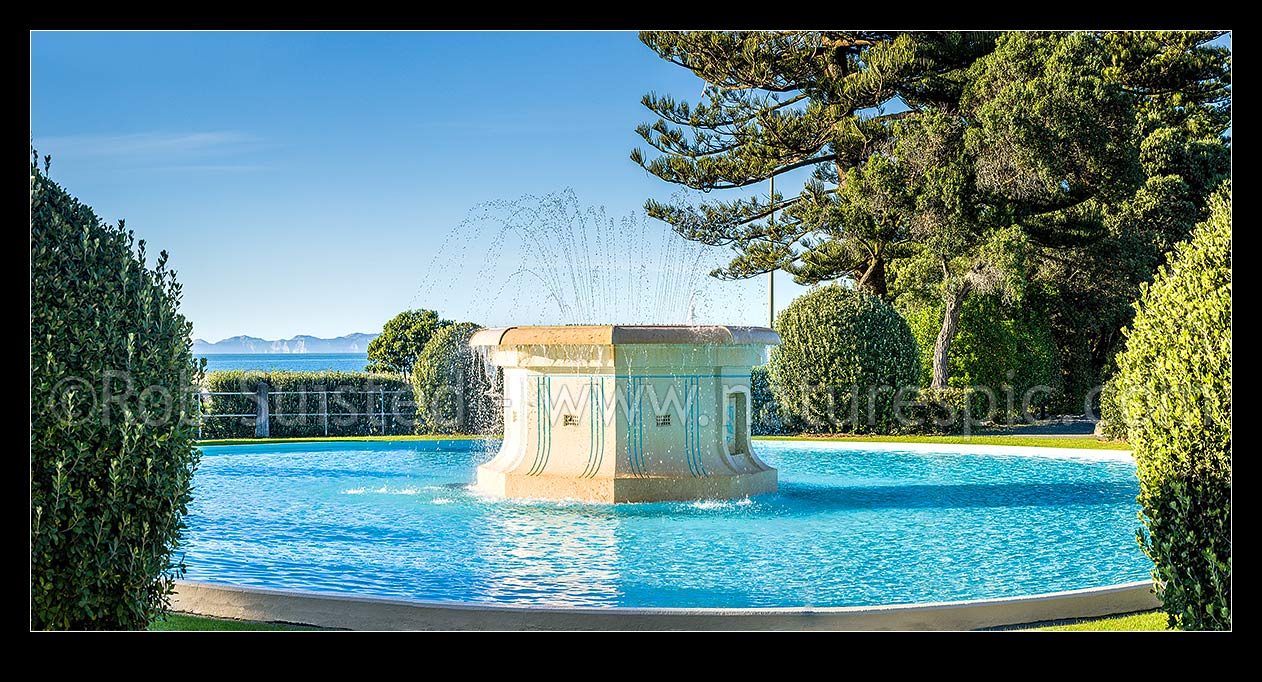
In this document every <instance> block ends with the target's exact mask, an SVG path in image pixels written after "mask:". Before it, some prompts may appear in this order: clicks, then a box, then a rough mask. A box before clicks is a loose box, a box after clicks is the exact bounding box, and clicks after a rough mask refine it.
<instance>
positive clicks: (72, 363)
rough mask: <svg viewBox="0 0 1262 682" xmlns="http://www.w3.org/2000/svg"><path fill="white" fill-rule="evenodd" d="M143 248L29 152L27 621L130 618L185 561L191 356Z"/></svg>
mask: <svg viewBox="0 0 1262 682" xmlns="http://www.w3.org/2000/svg"><path fill="white" fill-rule="evenodd" d="M45 162H46V163H47V160H46V161H45ZM145 256H146V254H145V242H144V240H141V241H140V242H139V243H137V242H136V241H135V238H134V236H133V234H132V233H131V232H129V231H127V230H125V229H124V226H123V223H122V221H119V224H118V225H117V226H115V225H109V224H106V223H103V222H102V221H101V219H100V218H98V217H97V215H96V213H94V212H93V210H92V208H91V207H89V206H87V205H84V204H82V203H80V202H79V201H78V200H77V199H75V198H74V197H73V196H71V195H70V194H69V193H68V192H66V190H65V189H63V188H62V187H61V186H60V185H58V184H57V183H55V182H53V181H52V180H50V179H48V177H47V176H46V175H45V174H44V173H43V172H41V171H40V170H39V169H38V168H37V167H36V165H35V164H34V163H32V164H31V602H30V608H31V628H33V629H40V630H43V629H73V630H97V629H108V630H126V629H143V628H144V627H145V626H146V625H148V624H149V622H150V621H152V620H153V619H154V618H155V617H157V616H158V615H159V614H161V613H162V612H163V611H165V610H166V609H167V607H168V605H169V602H170V594H171V589H172V587H173V585H172V581H173V580H174V579H175V578H177V577H179V576H180V575H182V573H183V570H184V567H183V565H182V564H181V563H180V562H179V561H178V560H175V561H173V559H172V557H173V556H174V555H176V553H177V551H178V549H179V547H180V529H181V528H182V527H183V516H184V513H185V511H186V509H187V506H188V503H189V500H190V499H191V494H192V479H193V471H194V469H195V468H196V467H197V460H198V454H199V451H198V449H197V448H196V446H195V445H194V440H195V438H196V435H197V428H196V423H195V420H194V419H193V418H192V416H191V412H192V410H193V406H194V399H193V395H194V391H195V389H196V382H197V379H198V376H199V375H200V373H201V369H202V365H201V364H200V363H197V362H195V361H194V360H193V355H192V341H191V340H190V338H189V334H190V332H191V331H192V325H191V324H190V323H189V322H188V320H186V319H185V318H184V317H183V316H182V315H180V313H179V305H180V296H181V293H180V285H179V284H178V283H177V282H176V280H175V272H174V271H171V270H168V269H167V266H166V263H167V254H166V252H165V251H163V252H162V253H161V255H159V257H158V259H157V263H156V267H155V268H154V269H152V270H151V269H149V267H148V265H147V264H146V262H145ZM70 655H73V654H70Z"/></svg>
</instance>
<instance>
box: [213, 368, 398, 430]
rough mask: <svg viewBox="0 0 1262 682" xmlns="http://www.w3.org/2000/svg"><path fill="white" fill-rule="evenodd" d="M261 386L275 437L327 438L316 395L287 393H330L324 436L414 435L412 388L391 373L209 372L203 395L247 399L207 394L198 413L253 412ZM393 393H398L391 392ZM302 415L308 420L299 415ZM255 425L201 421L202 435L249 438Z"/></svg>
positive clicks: (220, 419)
mask: <svg viewBox="0 0 1262 682" xmlns="http://www.w3.org/2000/svg"><path fill="white" fill-rule="evenodd" d="M262 382H267V384H268V386H269V389H268V412H269V415H268V424H269V431H270V435H271V436H272V437H274V438H302V437H312V436H324V435H326V433H325V420H324V418H323V417H321V416H320V415H319V414H318V413H320V412H323V411H324V410H323V407H324V405H323V404H322V402H321V400H322V399H321V396H320V395H316V394H305V395H304V394H298V393H288V394H286V393H287V392H290V391H295V392H296V391H332V392H333V393H330V394H329V395H328V396H327V398H324V400H326V401H327V409H328V413H329V417H328V433H327V435H329V436H365V435H402V434H411V433H417V430H416V420H415V416H414V415H415V413H416V410H415V403H414V401H413V400H412V387H411V385H410V384H408V382H407V380H405V379H402V378H400V377H397V376H394V375H392V374H372V373H368V372H264V371H258V370H250V371H243V370H228V371H221V372H208V373H207V374H206V379H205V381H204V386H205V388H206V390H207V391H210V392H219V391H225V392H245V393H248V394H249V395H240V396H236V395H212V396H210V397H209V400H207V401H204V403H203V412H204V413H215V414H251V415H252V414H256V406H257V403H256V399H255V392H256V391H257V390H258V387H259V384H260V383H262ZM353 391H367V392H368V393H353ZM392 391H403V393H401V394H392V393H391V392H392ZM383 401H384V402H383ZM383 406H384V411H385V413H386V414H385V429H384V431H383V429H382V417H381V412H382V410H383ZM355 413H360V414H358V415H356V414H355ZM363 413H369V414H363ZM391 413H400V414H391ZM302 414H306V415H307V416H299V415H302ZM255 421H256V420H255V418H254V417H206V418H203V420H202V428H201V437H202V438H253V437H254V427H255Z"/></svg>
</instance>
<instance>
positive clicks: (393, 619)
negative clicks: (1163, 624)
mask: <svg viewBox="0 0 1262 682" xmlns="http://www.w3.org/2000/svg"><path fill="white" fill-rule="evenodd" d="M1159 606H1160V602H1159V601H1158V600H1157V598H1156V596H1155V595H1154V594H1153V591H1152V581H1150V580H1143V581H1137V582H1130V583H1121V584H1116V585H1106V586H1103V587H1090V588H1083V589H1077V590H1067V591H1062V592H1049V593H1043V594H1033V595H1024V596H1018V597H1000V598H991V599H972V600H965V601H954V602H925V603H919V604H893V605H883V606H829V607H769V608H651V607H561V606H523V605H506V604H488V603H472V602H448V601H426V600H416V599H401V598H395V597H369V596H355V595H341V594H330V593H322V592H311V591H304V590H280V589H273V588H261V587H244V586H236V585H227V584H219V583H206V582H195V581H186V580H178V581H176V590H175V594H174V595H173V598H172V603H171V607H172V610H174V611H177V612H182V613H190V614H194V615H201V616H211V617H217V618H231V619H239V620H252V621H266V622H281V623H293V624H300V625H311V626H316V627H322V628H331V629H346V630H977V629H984V628H994V627H1002V626H1010V625H1021V624H1026V623H1038V622H1044V621H1056V620H1066V619H1073V618H1093V617H1101V616H1111V615H1116V614H1123V613H1134V612H1137V611H1147V610H1151V609H1155V608H1158V607H1159Z"/></svg>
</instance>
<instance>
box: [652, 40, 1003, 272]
mask: <svg viewBox="0 0 1262 682" xmlns="http://www.w3.org/2000/svg"><path fill="white" fill-rule="evenodd" d="M640 39H641V41H643V42H644V43H645V44H646V45H648V46H649V47H650V48H651V49H653V50H654V51H655V52H657V54H658V55H659V56H661V57H662V58H663V59H666V60H668V61H670V62H671V63H673V64H678V65H680V66H682V67H684V68H687V69H689V70H691V71H692V72H693V73H694V74H696V75H697V76H698V77H700V78H701V79H702V80H703V81H704V82H705V84H706V85H705V89H704V91H703V95H702V101H701V102H699V103H697V104H695V105H690V104H688V103H687V102H678V101H676V100H675V99H674V98H672V97H669V96H659V95H656V94H653V93H650V94H648V95H645V96H644V99H643V103H644V105H645V106H646V107H648V108H649V110H651V111H652V112H653V113H654V114H656V115H657V117H658V120H657V121H656V122H654V123H652V124H648V123H645V124H643V125H641V126H640V127H639V128H638V130H637V132H639V134H640V136H641V137H643V138H644V140H645V142H647V143H648V145H649V146H651V147H652V148H653V149H655V150H656V151H657V152H659V153H660V155H659V156H657V157H655V158H652V159H650V158H648V157H646V156H645V153H644V152H643V151H642V150H640V149H635V150H634V151H633V152H632V153H631V158H632V160H633V161H635V162H636V163H638V164H640V165H641V166H642V167H644V168H645V169H646V170H647V171H649V172H650V173H652V174H653V175H656V176H657V177H659V178H661V179H663V180H666V181H667V182H671V183H675V184H678V185H682V186H685V187H688V188H691V189H697V190H704V191H709V190H716V189H740V188H746V187H750V186H752V185H755V184H757V183H761V182H764V181H766V180H767V179H769V178H771V177H773V176H778V175H781V174H784V173H787V172H790V171H793V170H796V169H799V168H810V169H811V171H812V173H811V177H810V180H809V181H808V182H807V183H806V184H805V186H804V187H803V188H802V189H801V191H800V192H799V193H798V194H797V195H796V196H791V197H787V198H786V196H784V195H781V194H779V193H777V194H775V195H774V196H770V197H769V198H768V200H766V201H764V200H762V199H760V198H758V197H740V198H733V199H731V200H727V201H720V200H714V201H706V202H702V203H701V204H699V205H697V206H692V205H689V204H686V203H676V204H663V203H659V202H657V201H654V200H651V199H650V200H649V201H648V202H647V203H646V205H645V208H646V209H647V211H648V214H649V215H650V216H652V217H654V218H658V219H661V220H663V221H665V222H666V223H668V224H669V225H670V226H671V228H672V229H674V230H675V231H676V232H678V233H679V234H681V235H683V236H684V237H686V238H688V239H692V240H696V241H700V242H703V243H706V244H712V245H724V246H730V247H732V248H734V249H735V250H736V251H737V256H736V257H735V258H734V259H733V260H732V262H731V263H730V264H729V265H728V266H727V267H724V268H720V269H718V270H716V271H715V272H714V273H712V274H714V275H716V276H718V277H724V278H741V277H749V276H752V275H756V274H760V273H765V272H770V271H773V270H777V269H785V270H787V271H789V272H791V273H793V274H794V275H795V279H796V280H797V281H798V282H799V283H803V284H809V283H816V282H822V281H825V280H832V279H837V278H839V277H848V278H851V279H853V280H855V281H856V282H860V283H861V285H862V286H864V287H865V288H868V289H869V290H871V291H873V292H876V293H878V294H884V293H885V291H886V281H885V265H886V263H887V262H888V260H889V259H891V258H895V257H897V256H898V252H899V250H900V249H901V248H902V247H903V245H904V244H905V243H906V241H907V234H906V226H905V225H903V224H902V223H900V222H899V221H897V220H892V219H890V218H891V216H890V215H888V214H886V213H883V212H882V211H879V210H878V211H873V210H871V208H872V207H871V206H870V205H867V204H864V203H863V202H862V201H861V200H862V199H863V197H856V196H854V195H850V194H847V193H845V192H844V188H845V186H846V185H847V182H848V178H849V175H850V174H851V173H852V172H853V171H854V170H855V169H856V168H859V167H860V166H861V165H862V164H864V163H865V162H866V161H867V160H869V159H870V158H872V156H873V155H874V154H876V153H877V152H878V150H879V149H880V146H881V144H882V143H884V142H886V141H887V140H888V139H889V137H890V131H889V126H890V125H891V124H892V123H893V122H894V121H896V120H898V119H900V118H903V117H905V116H908V115H909V114H914V113H915V112H916V111H918V110H920V109H921V108H924V107H939V108H952V107H955V106H956V105H957V104H958V100H959V97H960V95H961V93H962V89H961V84H962V80H963V73H964V71H965V70H966V69H967V68H968V66H969V65H970V64H972V63H973V61H974V60H976V59H977V58H978V57H979V56H981V55H983V54H986V53H987V52H989V51H990V49H991V48H992V46H993V42H994V35H993V34H986V33H958V32H957V33H915V34H912V33H888V32H867V31H855V32H846V31H781V32H752V31H736V32H710V31H693V32H682V33H680V32H669V31H647V32H644V33H641V34H640ZM900 102H901V103H902V104H905V105H907V106H910V107H911V111H910V112H907V111H901V110H900V111H897V112H896V111H893V110H894V109H901V106H900V104H899V103H900ZM882 107H889V108H890V109H891V111H890V112H888V113H886V112H884V111H883V110H882V109H881V108H882ZM856 202H858V203H856ZM773 211H776V212H778V215H777V220H775V221H774V222H772V221H771V220H769V218H770V215H771V213H772V212H773Z"/></svg>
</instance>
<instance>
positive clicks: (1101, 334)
mask: <svg viewBox="0 0 1262 682" xmlns="http://www.w3.org/2000/svg"><path fill="white" fill-rule="evenodd" d="M1221 35H1222V33H1217V32H1206V31H1144V32H1110V33H1103V34H1101V36H1100V38H1101V40H1102V42H1103V45H1104V47H1105V50H1106V55H1107V65H1106V67H1105V68H1104V71H1103V75H1104V77H1105V78H1106V79H1107V80H1109V81H1110V82H1113V83H1116V84H1117V85H1118V86H1120V87H1121V88H1122V90H1123V91H1124V92H1125V93H1126V94H1127V95H1128V96H1129V97H1130V98H1131V99H1132V101H1133V102H1134V105H1135V108H1136V113H1137V119H1136V122H1135V126H1134V131H1133V135H1134V141H1135V144H1136V145H1137V146H1138V147H1139V150H1140V162H1141V164H1142V167H1143V173H1144V182H1143V183H1142V184H1141V185H1140V186H1139V187H1137V188H1136V190H1135V192H1134V194H1133V195H1132V196H1131V197H1129V198H1127V199H1126V200H1125V201H1122V202H1118V203H1114V204H1111V205H1109V206H1106V207H1105V226H1106V228H1107V233H1106V234H1105V235H1104V236H1103V237H1102V238H1101V239H1100V240H1099V241H1096V242H1092V243H1088V244H1085V245H1076V246H1067V247H1062V248H1057V249H1040V250H1039V252H1038V253H1037V254H1036V262H1037V264H1038V268H1037V272H1036V274H1035V276H1036V278H1037V279H1038V280H1039V282H1040V287H1041V288H1042V289H1043V290H1045V291H1047V292H1048V294H1049V296H1048V299H1047V300H1048V301H1049V302H1050V304H1051V305H1050V312H1051V321H1052V325H1053V332H1054V334H1055V336H1056V338H1057V345H1058V346H1059V348H1060V352H1061V365H1062V367H1063V368H1064V372H1065V374H1064V384H1065V391H1066V399H1065V403H1064V404H1065V407H1066V408H1072V409H1080V408H1081V407H1082V406H1083V400H1084V398H1086V397H1089V396H1091V395H1093V390H1092V389H1093V387H1095V386H1098V385H1099V382H1100V381H1101V379H1102V378H1103V375H1104V374H1105V373H1106V372H1107V368H1108V367H1110V366H1111V363H1112V359H1113V357H1114V355H1115V354H1116V353H1117V351H1118V350H1119V349H1120V347H1121V342H1122V333H1121V330H1122V328H1123V327H1124V326H1126V325H1128V324H1129V323H1130V320H1131V318H1132V317H1133V314H1134V308H1133V307H1132V305H1131V303H1132V301H1134V300H1135V298H1136V297H1137V296H1138V292H1139V286H1140V285H1141V284H1142V283H1144V282H1148V281H1150V280H1151V279H1152V277H1153V273H1154V272H1155V271H1156V269H1157V267H1158V266H1159V265H1161V264H1162V263H1163V262H1165V258H1166V256H1167V253H1168V252H1169V251H1170V250H1171V248H1172V246H1173V245H1174V244H1175V243H1177V242H1179V241H1182V240H1184V239H1186V238H1187V236H1188V235H1189V234H1190V233H1191V230H1192V228H1193V226H1194V225H1195V224H1196V223H1198V222H1200V221H1202V220H1204V219H1205V218H1206V216H1207V215H1208V198H1209V196H1210V195H1211V194H1212V193H1213V191H1214V190H1215V189H1216V188H1217V187H1218V186H1219V185H1220V183H1221V182H1222V181H1223V180H1224V179H1225V178H1227V177H1229V176H1230V172H1231V166H1230V160H1231V159H1230V154H1231V149H1230V139H1229V138H1228V137H1227V131H1228V130H1229V129H1230V126H1231V109H1230V106H1231V55H1230V51H1229V50H1228V49H1227V48H1226V47H1225V46H1222V45H1216V44H1214V43H1215V42H1216V41H1217V39H1218V38H1219V37H1221Z"/></svg>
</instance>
